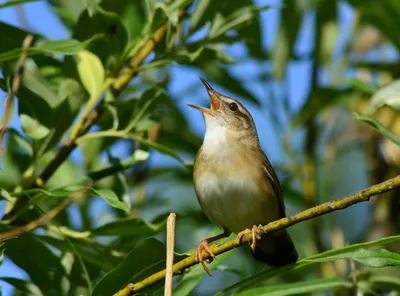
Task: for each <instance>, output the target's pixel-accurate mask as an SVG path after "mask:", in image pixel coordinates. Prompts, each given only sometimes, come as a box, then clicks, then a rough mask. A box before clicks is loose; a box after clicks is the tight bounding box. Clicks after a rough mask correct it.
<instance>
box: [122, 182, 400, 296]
mask: <svg viewBox="0 0 400 296" xmlns="http://www.w3.org/2000/svg"><path fill="white" fill-rule="evenodd" d="M395 188H400V175H398V176H396V177H394V178H392V179H389V180H387V181H385V182H383V183H380V184H377V185H373V186H371V187H368V188H366V189H364V190H362V191H360V192H357V193H354V194H350V195H348V196H346V197H344V198H342V199H339V200H335V201H329V202H326V203H323V204H320V205H318V206H315V207H312V208H309V209H307V210H305V211H302V212H300V213H298V214H296V215H294V216H291V217H286V218H282V219H280V220H277V221H274V222H271V223H269V224H267V225H265V226H263V227H262V228H261V229H262V234H265V233H267V232H273V231H277V230H280V229H284V228H287V227H289V226H292V225H294V224H297V223H299V222H302V221H305V220H309V219H311V218H315V217H318V216H321V215H324V214H327V213H330V212H334V211H337V210H342V209H345V208H347V207H350V206H352V205H354V204H357V203H360V202H364V201H369V199H370V198H371V197H372V196H374V195H377V194H381V193H383V192H387V191H390V190H393V189H395ZM251 239H252V234H251V233H249V234H246V235H245V236H243V237H242V238H241V240H240V241H239V240H238V239H233V240H229V241H226V242H225V243H223V244H220V245H213V246H211V247H210V249H211V251H212V252H213V253H214V254H215V255H219V254H222V253H225V252H227V251H230V250H232V249H234V248H236V247H238V246H240V245H242V244H245V243H247V242H249V241H251ZM209 257H210V256H209V254H208V253H206V252H205V251H203V258H204V259H207V258H209ZM197 263H198V262H196V260H195V258H194V256H190V257H187V258H185V259H183V260H181V261H179V262H178V263H176V264H174V266H173V272H174V274H177V273H181V272H182V271H184V270H185V269H187V268H189V267H191V266H193V265H195V264H197ZM165 275H166V270H162V271H159V272H157V273H155V274H153V275H151V276H149V277H147V278H146V279H144V280H142V281H141V282H138V283H135V284H129V285H128V286H126V287H125V288H123V289H122V290H120V291H118V292H117V293H115V294H114V296H129V295H133V294H134V293H137V292H139V291H141V290H143V289H144V288H147V287H149V286H151V285H154V284H155V283H158V282H159V281H161V280H163V279H164V278H165Z"/></svg>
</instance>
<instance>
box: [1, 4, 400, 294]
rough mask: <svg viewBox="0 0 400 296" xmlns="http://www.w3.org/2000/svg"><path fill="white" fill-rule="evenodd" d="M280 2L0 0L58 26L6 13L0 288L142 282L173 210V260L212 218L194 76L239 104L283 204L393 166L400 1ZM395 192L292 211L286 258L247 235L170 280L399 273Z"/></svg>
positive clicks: (160, 255)
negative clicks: (308, 216) (273, 259)
mask: <svg viewBox="0 0 400 296" xmlns="http://www.w3.org/2000/svg"><path fill="white" fill-rule="evenodd" d="M39 2H40V3H39ZM278 2H279V5H275V4H272V2H270V1H267V0H265V1H261V0H260V1H255V0H254V1H251V0H243V1H229V0H220V1H210V0H171V1H156V0H140V1H139V0H137V1H130V0H118V1H112V0H88V1H80V0H66V1H58V0H48V1H35V0H18V1H6V2H5V3H0V12H2V11H6V12H7V13H10V14H11V13H13V12H14V9H22V10H21V11H22V12H24V13H25V16H24V14H22V19H24V17H26V15H30V14H31V12H30V10H29V9H28V7H39V5H45V6H46V7H47V8H49V9H50V10H51V14H52V16H53V17H55V18H56V19H57V21H58V22H59V23H60V25H59V26H61V28H62V29H63V30H64V31H65V32H67V34H68V38H65V39H64V40H51V39H50V38H48V37H46V32H37V31H36V30H34V28H35V24H31V25H32V28H31V27H29V26H28V27H26V28H25V29H21V28H20V27H23V26H22V24H21V26H20V27H17V26H13V25H10V24H8V23H6V22H5V21H2V19H1V17H0V32H1V33H0V69H1V76H0V89H1V90H2V92H1V94H2V96H3V95H4V98H5V104H4V107H3V109H2V111H3V115H2V121H1V127H0V134H1V137H0V138H2V137H3V134H4V133H5V137H4V139H3V140H2V143H1V145H2V152H3V154H2V161H1V170H0V189H1V191H0V196H1V200H0V209H1V215H0V217H1V221H0V237H1V238H3V241H1V242H0V243H1V245H0V252H1V261H0V264H1V271H0V281H1V282H2V284H1V285H2V286H3V284H4V291H3V292H4V293H5V292H6V289H7V287H8V290H7V293H8V292H9V293H10V295H25V294H26V295H112V294H114V293H117V292H118V290H119V289H122V288H124V287H126V286H127V285H128V284H129V283H138V282H140V281H142V280H144V279H146V278H148V277H149V276H151V275H153V274H155V273H156V272H158V271H160V270H162V269H164V268H165V258H166V255H165V253H166V247H165V244H164V241H165V236H166V229H165V224H166V223H165V222H166V217H167V216H168V214H169V213H170V212H176V213H177V228H176V243H175V245H176V248H175V262H177V261H178V260H181V259H184V258H186V257H187V256H189V255H191V254H192V253H193V248H194V246H196V244H197V243H199V242H200V241H201V240H202V239H204V238H205V237H208V236H209V235H210V234H211V233H215V234H216V233H219V230H218V229H216V228H214V229H212V228H211V227H212V226H213V225H212V224H211V223H210V222H209V221H208V220H207V219H206V218H205V216H204V214H203V213H202V212H201V210H200V207H199V205H198V204H197V201H196V198H195V194H194V192H193V189H192V165H193V159H194V157H195V155H196V152H197V150H198V148H199V147H200V145H201V140H202V133H203V131H204V128H203V126H204V125H203V123H202V121H201V118H200V115H199V114H197V113H190V112H194V111H192V110H189V108H186V106H184V104H185V103H193V102H194V101H199V100H198V98H199V97H201V98H202V100H203V101H205V99H206V93H205V91H204V89H203V88H202V86H201V83H200V81H199V80H198V79H197V77H198V76H204V77H206V78H207V80H209V81H210V83H211V84H212V85H213V86H215V88H217V89H218V90H220V91H221V92H223V93H226V94H228V95H230V96H232V97H235V98H238V99H239V100H241V101H242V102H243V103H244V104H245V105H246V106H248V107H249V110H250V111H251V113H252V114H253V115H254V119H255V121H256V124H257V126H258V130H259V135H260V140H261V144H262V146H263V148H264V150H265V151H266V152H267V154H268V155H269V157H270V159H271V161H272V163H273V164H274V168H275V169H276V171H277V173H278V175H279V177H280V180H281V181H282V185H283V190H284V192H285V202H286V205H287V208H288V213H289V214H293V213H295V212H298V211H300V210H304V209H305V208H308V207H311V206H315V205H317V204H319V203H322V202H326V201H328V200H331V199H337V198H339V197H342V196H344V195H347V194H350V193H353V192H356V191H359V190H361V189H363V188H366V187H367V186H368V185H369V184H374V183H378V182H382V181H383V180H386V179H389V178H391V177H393V176H395V175H398V174H399V171H400V170H399V168H400V158H399V156H400V147H399V146H400V117H399V106H400V95H399V91H398V88H399V87H398V85H399V81H398V79H399V76H400V71H399V55H398V51H399V50H400V43H399V39H398V33H397V31H398V28H399V25H400V24H399V20H400V4H399V3H398V1H397V0H382V1H365V0H362V1H361V0H345V1H315V0H313V1H312V0H305V1H304V0H287V1H278ZM274 3H275V2H274ZM378 3H379V4H378ZM24 9H25V10H24ZM32 13H33V12H32ZM343 15H347V16H348V17H347V19H346V18H343V17H341V16H343ZM35 21H37V22H39V20H35ZM267 25H268V26H267ZM271 25H273V26H272V27H273V29H274V30H273V31H274V32H273V33H272V37H273V38H272V39H271V36H270V35H269V34H270V33H271V32H272V30H270V27H271ZM267 33H268V34H267ZM28 34H29V35H28ZM27 36H32V37H33V42H32V44H30V45H27V44H26V40H27V39H26V38H27ZM310 36H312V37H310ZM24 40H25V45H23V44H24ZM21 57H23V59H22V58H21ZM25 57H26V60H25V62H24V63H23V65H20V64H19V62H18V61H19V60H20V61H21V60H22V62H23V60H24V59H25ZM371 61H373V62H371ZM19 79H21V80H20V81H19ZM19 82H21V83H20V85H19ZM16 86H17V87H16ZM199 104H201V102H200V103H199ZM352 115H353V116H352ZM365 123H368V124H369V125H370V126H368V125H366V124H365ZM371 126H372V127H373V128H371ZM77 192H80V196H77V195H76V193H77ZM399 192H400V191H399V190H398V189H397V190H393V191H390V192H388V193H386V194H385V196H382V197H380V198H379V199H376V200H374V201H373V202H372V203H371V204H370V206H369V207H368V206H355V207H351V208H349V209H348V210H345V211H341V212H340V213H335V214H330V215H327V216H324V217H321V218H316V219H312V220H309V221H306V222H303V223H301V224H298V225H296V226H294V227H291V228H290V229H289V232H290V233H291V235H292V236H293V238H294V241H295V244H296V247H297V249H298V250H299V253H300V257H301V258H300V260H299V262H298V263H296V265H294V266H290V267H283V268H277V269H266V267H265V266H262V265H260V264H259V263H257V262H255V261H254V260H253V259H252V258H251V255H250V252H249V251H248V248H245V247H242V248H240V249H237V250H234V251H230V252H226V253H224V254H221V255H219V256H218V257H217V258H218V259H217V260H215V261H214V262H212V263H210V270H211V272H212V274H213V278H210V277H208V276H207V274H206V273H205V272H204V271H203V269H202V268H201V266H200V265H197V266H194V267H192V268H190V269H189V270H186V271H184V272H183V275H177V276H176V277H175V278H174V291H173V292H174V295H189V294H190V295H212V294H218V295H231V294H233V293H234V295H299V294H307V295H309V294H310V293H316V292H320V293H325V294H324V295H352V294H354V292H355V291H357V292H358V293H359V294H360V295H387V294H388V293H390V292H394V291H400V282H399V280H398V279H399V276H400V255H399V254H398V252H399V245H400V244H399V241H400V238H399V236H398V235H396V234H397V233H398V232H399V227H400V218H399V213H400V210H399V207H400V203H399ZM71 203H72V205H70V204H71ZM63 205H65V206H63ZM60 207H61V208H60ZM52 213H54V215H52ZM214 227H216V226H215V225H214ZM15 230H18V231H20V233H21V235H20V236H18V237H9V236H7V234H8V233H13V232H12V231H15ZM25 230H26V231H25ZM211 230H212V231H211ZM372 247H374V248H372ZM4 258H6V260H3V259H4ZM9 287H13V290H11V289H9ZM4 293H3V295H5V294H4ZM144 293H145V294H146V295H161V294H163V285H162V284H155V285H150V287H149V288H146V289H145V290H144ZM313 295H314V294H313ZM316 295H317V294H316Z"/></svg>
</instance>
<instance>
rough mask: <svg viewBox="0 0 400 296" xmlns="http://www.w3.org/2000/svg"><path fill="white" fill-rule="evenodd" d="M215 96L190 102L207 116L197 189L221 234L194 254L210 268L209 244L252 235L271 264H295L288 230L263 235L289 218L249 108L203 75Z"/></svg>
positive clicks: (197, 164)
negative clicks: (203, 103) (205, 101)
mask: <svg viewBox="0 0 400 296" xmlns="http://www.w3.org/2000/svg"><path fill="white" fill-rule="evenodd" d="M200 79H201V81H202V82H203V83H204V85H205V87H206V89H207V92H208V95H209V97H210V102H211V106H210V108H209V109H208V108H204V107H200V106H195V105H191V104H189V106H190V107H193V108H195V109H197V110H199V111H201V113H202V114H203V117H204V120H205V124H206V133H205V136H204V141H203V144H202V146H201V148H200V150H199V151H198V153H197V155H196V159H195V162H194V176H193V179H194V188H195V192H196V195H197V199H198V201H199V203H200V206H201V208H202V210H203V211H204V213H205V214H206V215H207V217H208V218H209V219H210V220H211V221H212V222H213V223H215V224H217V225H219V226H220V227H222V229H223V230H224V232H223V233H222V234H220V235H217V236H214V237H210V238H207V239H204V240H203V241H201V242H200V244H199V246H198V247H197V250H196V252H195V258H196V260H197V261H198V262H200V263H201V264H202V266H203V268H204V270H205V271H206V272H209V271H208V268H207V266H206V265H205V263H204V259H203V255H202V253H203V250H205V251H206V252H207V253H208V254H209V255H210V257H211V258H215V255H214V254H213V253H212V252H211V250H210V248H209V246H208V244H209V243H211V242H213V241H216V240H219V239H221V238H224V237H228V236H229V235H230V234H231V233H232V232H233V233H237V234H238V238H239V239H240V238H241V237H242V236H243V235H244V234H246V233H249V232H251V233H252V243H251V250H252V253H253V255H254V257H255V258H256V259H257V260H259V261H261V262H264V263H266V264H268V265H270V266H283V265H287V264H291V263H295V262H296V261H297V258H298V254H297V251H296V248H295V246H294V244H293V242H292V240H291V238H290V237H289V235H288V234H287V232H286V231H285V230H281V231H279V232H274V233H267V234H265V235H263V236H262V237H260V235H259V226H260V225H264V224H267V223H269V222H271V221H274V220H277V219H280V218H283V217H285V205H284V201H283V192H282V188H281V185H280V183H279V180H278V178H277V176H276V174H275V172H274V169H273V168H272V166H271V163H270V162H269V160H268V158H267V156H266V155H265V153H264V152H263V150H262V149H261V147H260V143H259V139H258V135H257V130H256V127H255V124H254V121H253V118H252V116H251V114H250V113H249V111H247V110H246V108H245V107H244V106H243V105H242V104H241V103H240V102H238V101H237V100H234V99H232V98H230V97H227V96H225V95H223V94H221V93H219V92H217V91H215V90H214V89H213V88H212V87H211V86H210V84H209V83H208V82H207V81H206V80H204V79H203V78H200Z"/></svg>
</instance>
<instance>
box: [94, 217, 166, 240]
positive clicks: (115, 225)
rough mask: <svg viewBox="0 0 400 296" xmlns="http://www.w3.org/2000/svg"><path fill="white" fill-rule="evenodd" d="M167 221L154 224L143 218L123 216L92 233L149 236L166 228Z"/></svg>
mask: <svg viewBox="0 0 400 296" xmlns="http://www.w3.org/2000/svg"><path fill="white" fill-rule="evenodd" d="M165 223H166V221H163V222H161V223H157V224H152V223H149V222H147V221H146V220H144V219H142V218H123V219H119V220H117V221H114V222H110V223H107V224H105V225H102V226H100V227H99V228H96V229H93V231H92V234H93V235H95V236H101V235H106V236H108V235H115V236H141V237H148V236H151V235H154V234H156V233H159V232H160V231H161V230H163V229H164V228H165Z"/></svg>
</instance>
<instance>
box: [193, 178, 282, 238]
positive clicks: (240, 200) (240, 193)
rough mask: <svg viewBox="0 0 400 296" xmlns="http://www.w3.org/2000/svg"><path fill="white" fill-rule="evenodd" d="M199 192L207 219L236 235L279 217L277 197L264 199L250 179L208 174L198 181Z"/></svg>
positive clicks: (197, 189)
mask: <svg viewBox="0 0 400 296" xmlns="http://www.w3.org/2000/svg"><path fill="white" fill-rule="evenodd" d="M196 192H197V195H198V199H199V202H200V205H201V207H202V209H203V211H204V212H205V214H206V215H207V217H208V218H209V219H210V220H211V221H212V222H214V223H216V224H218V225H220V226H221V227H224V228H227V229H228V230H230V231H231V232H234V233H238V232H240V231H242V230H244V229H246V228H251V227H252V226H253V225H258V224H266V223H269V222H271V221H273V220H275V219H277V218H278V213H279V211H278V204H277V197H275V196H263V195H265V194H266V193H265V192H261V191H260V190H259V188H258V186H257V184H256V183H255V182H254V181H253V180H252V179H251V178H240V179H238V178H234V177H231V178H217V177H216V176H215V175H214V174H208V175H207V176H205V177H201V178H199V179H198V180H197V182H196Z"/></svg>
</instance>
